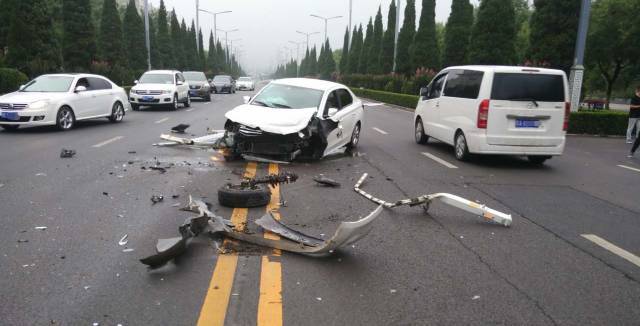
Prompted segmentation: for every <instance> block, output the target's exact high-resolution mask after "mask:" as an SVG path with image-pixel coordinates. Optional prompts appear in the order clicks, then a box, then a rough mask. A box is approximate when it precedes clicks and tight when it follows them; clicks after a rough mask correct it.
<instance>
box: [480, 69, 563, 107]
mask: <svg viewBox="0 0 640 326" xmlns="http://www.w3.org/2000/svg"><path fill="white" fill-rule="evenodd" d="M491 99H493V100H505V101H538V102H564V100H565V99H564V81H563V78H562V76H561V75H544V74H524V73H496V74H495V76H494V77H493V89H492V91H491Z"/></svg>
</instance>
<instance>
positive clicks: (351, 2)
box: [347, 0, 353, 39]
mask: <svg viewBox="0 0 640 326" xmlns="http://www.w3.org/2000/svg"><path fill="white" fill-rule="evenodd" d="M352 13H353V0H349V35H348V36H347V39H348V38H349V37H351V15H352Z"/></svg>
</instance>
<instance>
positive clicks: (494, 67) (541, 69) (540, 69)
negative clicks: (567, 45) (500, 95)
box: [446, 65, 564, 75]
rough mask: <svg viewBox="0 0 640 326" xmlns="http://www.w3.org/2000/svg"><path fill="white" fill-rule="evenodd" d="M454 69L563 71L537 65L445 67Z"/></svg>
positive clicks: (554, 72) (557, 73) (558, 73)
mask: <svg viewBox="0 0 640 326" xmlns="http://www.w3.org/2000/svg"><path fill="white" fill-rule="evenodd" d="M454 69H469V70H478V71H494V72H522V71H527V72H540V73H546V74H554V75H561V74H563V73H564V72H563V71H562V70H558V69H549V68H539V67H525V66H483V65H469V66H453V67H447V68H446V70H454Z"/></svg>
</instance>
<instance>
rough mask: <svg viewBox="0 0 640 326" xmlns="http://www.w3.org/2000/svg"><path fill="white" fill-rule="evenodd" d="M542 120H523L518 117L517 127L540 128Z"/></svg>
mask: <svg viewBox="0 0 640 326" xmlns="http://www.w3.org/2000/svg"><path fill="white" fill-rule="evenodd" d="M538 127H540V120H521V119H516V128H538Z"/></svg>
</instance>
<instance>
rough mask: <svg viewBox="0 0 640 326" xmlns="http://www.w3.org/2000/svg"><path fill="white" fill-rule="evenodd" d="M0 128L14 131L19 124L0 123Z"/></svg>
mask: <svg viewBox="0 0 640 326" xmlns="http://www.w3.org/2000/svg"><path fill="white" fill-rule="evenodd" d="M0 128H2V129H4V130H6V131H14V130H17V129H18V128H20V125H0Z"/></svg>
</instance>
